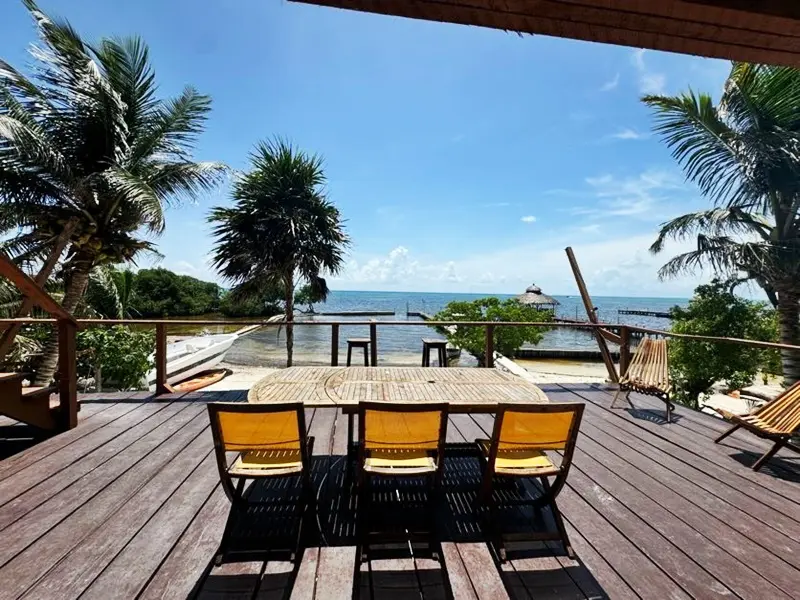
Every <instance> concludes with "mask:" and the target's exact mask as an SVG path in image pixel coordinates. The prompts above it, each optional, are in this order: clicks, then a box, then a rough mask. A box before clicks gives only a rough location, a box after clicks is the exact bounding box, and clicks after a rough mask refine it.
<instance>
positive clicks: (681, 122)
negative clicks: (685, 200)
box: [642, 63, 800, 384]
mask: <svg viewBox="0 0 800 600" xmlns="http://www.w3.org/2000/svg"><path fill="white" fill-rule="evenodd" d="M642 100H643V102H644V103H645V104H647V105H648V106H650V107H651V108H652V109H653V113H654V116H655V120H656V125H655V131H656V132H658V133H659V134H660V135H661V136H662V138H663V139H664V141H665V142H666V144H667V145H668V146H669V147H670V148H671V150H672V155H673V156H674V157H675V159H676V160H677V161H678V162H679V163H680V164H681V166H682V167H683V170H684V172H685V174H686V177H687V179H689V180H690V181H693V182H694V183H696V184H697V185H698V187H699V189H700V191H701V192H702V193H703V195H705V196H706V197H708V198H709V199H710V200H711V202H712V204H713V207H712V208H710V209H708V210H704V211H700V212H697V213H692V214H688V215H683V216H681V217H678V218H676V219H673V220H671V221H669V222H667V223H664V224H663V225H662V226H661V230H660V232H659V235H658V238H657V239H656V241H655V243H654V244H653V245H652V247H651V250H652V251H653V252H656V253H657V252H660V251H661V250H662V249H663V248H664V243H665V241H666V240H667V239H687V238H695V237H696V240H697V247H696V248H695V249H694V250H692V251H690V252H687V253H684V254H681V255H679V256H676V257H674V258H672V259H671V260H670V261H669V262H667V263H666V264H665V265H664V266H663V267H662V268H661V271H660V275H661V276H662V277H671V276H674V275H676V274H678V273H682V272H686V271H692V270H694V269H696V268H702V267H703V266H708V267H711V268H712V269H713V270H714V271H716V272H717V273H719V274H721V275H723V276H743V277H744V278H746V279H750V280H753V281H755V282H756V283H757V284H758V285H759V286H761V287H762V288H763V289H764V291H765V292H766V294H767V296H768V297H769V298H770V301H771V302H772V303H773V305H774V306H775V307H776V308H777V311H778V317H779V324H780V337H781V342H782V343H784V344H792V345H800V321H799V320H798V315H799V314H800V308H799V306H798V300H800V71H798V70H796V69H792V68H788V67H772V66H766V65H751V64H743V63H734V64H733V66H732V69H731V72H730V75H729V77H728V80H727V82H726V84H725V88H724V91H723V94H722V97H721V98H720V101H719V103H718V104H717V105H715V104H714V102H713V100H712V98H711V97H710V96H709V95H707V94H695V93H694V92H692V91H689V92H686V93H684V94H681V95H679V96H675V97H671V96H645V97H644V98H643V99H642ZM781 359H782V363H783V374H784V378H785V383H787V384H791V383H794V382H795V381H797V380H798V379H800V352H798V351H796V350H785V351H783V352H782V354H781Z"/></svg>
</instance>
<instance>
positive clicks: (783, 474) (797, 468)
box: [724, 440, 800, 483]
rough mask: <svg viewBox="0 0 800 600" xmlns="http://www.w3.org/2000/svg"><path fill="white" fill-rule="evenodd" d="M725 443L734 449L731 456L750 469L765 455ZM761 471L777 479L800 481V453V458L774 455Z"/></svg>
mask: <svg viewBox="0 0 800 600" xmlns="http://www.w3.org/2000/svg"><path fill="white" fill-rule="evenodd" d="M726 441H727V440H726ZM724 445H725V447H728V448H731V449H732V450H734V452H732V453H731V454H730V457H731V458H732V459H733V460H735V461H736V462H738V463H740V464H741V465H742V466H744V467H747V468H748V469H750V468H752V466H753V464H755V462H756V461H757V460H758V459H759V458H761V456H762V455H763V452H762V453H759V452H751V451H750V450H744V449H742V448H734V447H731V446H730V445H729V444H724ZM759 473H764V474H766V475H771V476H772V477H775V478H776V479H783V480H785V481H792V482H794V483H800V455H798V459H792V458H789V457H786V456H773V457H772V458H770V459H769V460H768V461H767V462H766V463H765V464H764V466H763V467H761V469H759Z"/></svg>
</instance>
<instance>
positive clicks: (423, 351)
mask: <svg viewBox="0 0 800 600" xmlns="http://www.w3.org/2000/svg"><path fill="white" fill-rule="evenodd" d="M428 355H429V353H428V349H427V348H426V347H425V346H422V366H423V367H427V366H428V362H427V361H426V360H425V358H426V356H428Z"/></svg>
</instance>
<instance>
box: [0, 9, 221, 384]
mask: <svg viewBox="0 0 800 600" xmlns="http://www.w3.org/2000/svg"><path fill="white" fill-rule="evenodd" d="M23 3H24V5H25V6H26V7H27V8H28V10H29V11H30V13H31V15H32V16H33V18H34V21H35V23H36V26H37V29H38V32H39V36H40V45H39V46H37V47H34V48H33V50H32V55H33V58H34V59H35V61H36V64H35V67H34V68H33V69H32V75H31V76H30V77H27V76H25V75H23V74H22V73H21V72H19V71H17V70H16V69H14V68H13V67H12V66H11V65H9V64H8V63H6V62H4V61H2V60H0V196H2V197H3V202H2V204H1V205H0V234H4V235H9V234H12V233H13V237H11V238H10V239H8V240H7V241H6V242H4V244H3V247H2V250H3V251H5V252H7V253H8V254H9V255H11V256H13V257H14V258H15V259H16V260H17V261H18V262H29V263H33V264H37V263H39V264H41V263H42V262H44V261H45V260H46V257H47V256H48V255H49V254H50V253H51V252H52V251H53V247H54V244H55V243H56V240H57V239H58V236H59V234H60V232H61V231H62V230H63V229H64V227H65V226H70V227H73V230H72V233H71V235H70V239H69V245H68V247H67V251H66V256H65V259H64V263H63V265H62V273H63V275H64V281H65V290H64V298H63V302H62V304H63V306H64V308H65V309H66V310H67V311H69V312H72V311H74V310H75V308H76V307H77V306H78V304H79V302H80V301H81V299H82V298H83V295H84V293H85V291H86V287H87V283H88V281H89V274H90V273H91V272H92V270H93V269H94V268H95V267H97V266H101V265H105V264H116V263H123V262H129V261H133V260H134V259H135V258H136V257H137V255H139V254H140V253H142V252H147V251H155V246H154V243H153V241H152V237H153V236H155V235H158V234H160V233H161V232H162V231H163V229H164V207H165V206H166V205H167V204H168V203H170V202H174V201H178V200H180V199H186V198H188V199H192V198H194V197H195V196H196V195H197V194H198V193H199V192H201V191H204V190H207V189H209V188H210V187H212V186H213V185H215V184H216V183H217V182H218V181H219V179H220V177H221V176H222V174H223V172H224V166H223V165H221V164H218V163H208V162H195V161H193V160H192V156H191V154H192V150H193V147H194V144H195V142H196V140H197V137H198V135H199V134H200V132H201V131H202V130H203V127H204V123H205V119H206V116H207V114H208V112H209V110H210V102H211V101H210V99H209V98H208V97H207V96H204V95H201V94H199V93H198V92H197V91H195V90H194V89H193V88H191V87H188V88H186V89H185V90H184V91H183V92H182V93H181V94H180V95H179V96H178V97H176V98H173V99H169V100H162V99H159V98H157V97H156V82H155V75H154V72H153V69H152V66H151V64H150V59H149V55H148V49H147V46H146V45H145V44H144V43H143V42H142V40H140V39H138V38H125V39H102V40H101V41H100V42H99V43H97V44H89V43H87V42H85V41H84V40H83V39H82V38H81V37H80V35H79V34H78V33H77V32H76V31H75V30H74V29H73V28H72V27H71V26H70V25H69V23H67V22H65V21H57V20H53V19H50V18H49V17H48V16H47V15H45V14H44V13H43V12H41V11H40V10H39V9H38V8H37V6H36V4H35V2H34V0H23ZM56 357H57V351H56V344H55V340H51V343H50V344H48V347H47V349H46V351H45V356H44V359H43V361H42V364H41V365H39V369H38V372H37V377H36V382H37V383H38V384H42V385H44V384H46V383H48V382H49V380H50V378H51V377H52V374H53V372H54V370H55V364H56Z"/></svg>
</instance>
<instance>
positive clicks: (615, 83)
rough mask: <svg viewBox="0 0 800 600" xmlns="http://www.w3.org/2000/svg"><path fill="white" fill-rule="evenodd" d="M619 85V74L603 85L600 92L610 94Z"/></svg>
mask: <svg viewBox="0 0 800 600" xmlns="http://www.w3.org/2000/svg"><path fill="white" fill-rule="evenodd" d="M618 85H619V73H617V74H616V75H614V77H613V78H612V79H609V80H608V81H606V82H605V83H604V84H603V85H601V86H600V91H601V92H610V91H611V90H615V89H617V86H618Z"/></svg>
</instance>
